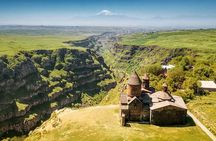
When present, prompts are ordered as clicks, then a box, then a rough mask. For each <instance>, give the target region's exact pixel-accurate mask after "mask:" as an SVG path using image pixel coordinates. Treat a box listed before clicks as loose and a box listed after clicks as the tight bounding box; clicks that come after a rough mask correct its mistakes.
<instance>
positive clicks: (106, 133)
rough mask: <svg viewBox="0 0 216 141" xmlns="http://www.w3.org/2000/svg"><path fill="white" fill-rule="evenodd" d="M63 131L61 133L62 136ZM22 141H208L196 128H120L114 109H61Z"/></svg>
mask: <svg viewBox="0 0 216 141" xmlns="http://www.w3.org/2000/svg"><path fill="white" fill-rule="evenodd" d="M62 131H64V132H62ZM25 140H26V141H35V140H41V141H46V140H61V141H71V140H74V141H76V140H79V141H95V140H98V141H110V140H112V141H147V140H151V141H159V140H160V141H191V140H196V141H209V140H210V139H209V138H208V136H206V135H205V134H204V133H203V132H202V131H201V129H200V128H199V127H197V126H195V125H192V124H188V126H181V127H178V126H176V127H160V126H155V125H149V124H139V123H130V127H122V126H120V122H119V111H118V106H117V105H109V106H97V107H89V108H84V109H79V110H72V109H69V108H67V109H64V110H60V112H58V113H57V114H56V113H53V114H52V117H51V118H50V119H49V120H48V121H46V122H44V123H43V124H42V125H41V126H40V127H38V128H37V129H36V130H34V131H33V132H32V133H31V134H30V135H29V137H27V138H26V139H25Z"/></svg>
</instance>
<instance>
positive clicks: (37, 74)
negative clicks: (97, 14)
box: [0, 49, 116, 136]
mask: <svg viewBox="0 0 216 141" xmlns="http://www.w3.org/2000/svg"><path fill="white" fill-rule="evenodd" d="M115 85H116V82H115V81H114V80H113V77H112V72H111V71H110V70H109V68H108V67H107V66H106V64H105V63H104V60H103V58H102V57H100V56H99V55H97V54H96V53H95V52H93V51H90V50H89V49H86V50H75V49H58V50H54V51H52V50H36V51H29V52H20V53H18V54H16V55H15V56H12V57H8V56H2V57H0V113H1V114H0V136H1V135H3V134H5V133H7V132H11V131H13V132H14V131H15V132H18V133H26V132H29V131H30V130H31V129H33V128H35V127H36V125H37V124H38V123H40V122H41V121H42V119H44V118H45V117H47V116H49V115H50V114H51V113H52V111H54V110H56V109H59V108H62V107H64V106H66V105H69V104H72V105H76V104H77V103H81V104H82V102H81V97H82V94H83V93H86V94H89V95H92V96H94V95H96V94H98V93H99V92H101V91H108V90H110V89H111V88H113V87H115Z"/></svg>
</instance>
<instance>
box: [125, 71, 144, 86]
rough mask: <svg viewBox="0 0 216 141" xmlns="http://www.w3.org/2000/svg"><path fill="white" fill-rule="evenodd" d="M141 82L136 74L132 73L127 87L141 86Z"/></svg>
mask: <svg viewBox="0 0 216 141" xmlns="http://www.w3.org/2000/svg"><path fill="white" fill-rule="evenodd" d="M141 83H142V81H141V80H140V78H139V76H138V74H137V73H136V72H134V73H132V74H131V76H130V78H129V80H128V85H141Z"/></svg>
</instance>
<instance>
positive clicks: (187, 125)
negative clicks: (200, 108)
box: [158, 116, 196, 127]
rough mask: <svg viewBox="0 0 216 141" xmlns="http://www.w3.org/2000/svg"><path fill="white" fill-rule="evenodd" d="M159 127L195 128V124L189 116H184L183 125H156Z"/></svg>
mask: <svg viewBox="0 0 216 141" xmlns="http://www.w3.org/2000/svg"><path fill="white" fill-rule="evenodd" d="M158 126H160V127H190V126H196V124H195V122H194V121H193V119H192V118H191V117H190V116H186V122H185V124H177V125H175V124H174V125H158Z"/></svg>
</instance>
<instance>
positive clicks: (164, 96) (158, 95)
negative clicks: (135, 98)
mask: <svg viewBox="0 0 216 141" xmlns="http://www.w3.org/2000/svg"><path fill="white" fill-rule="evenodd" d="M151 97H152V99H153V100H157V101H158V102H159V101H166V100H168V101H171V100H172V99H173V97H172V95H170V94H168V93H166V92H164V91H158V92H155V93H153V94H152V95H151Z"/></svg>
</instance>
